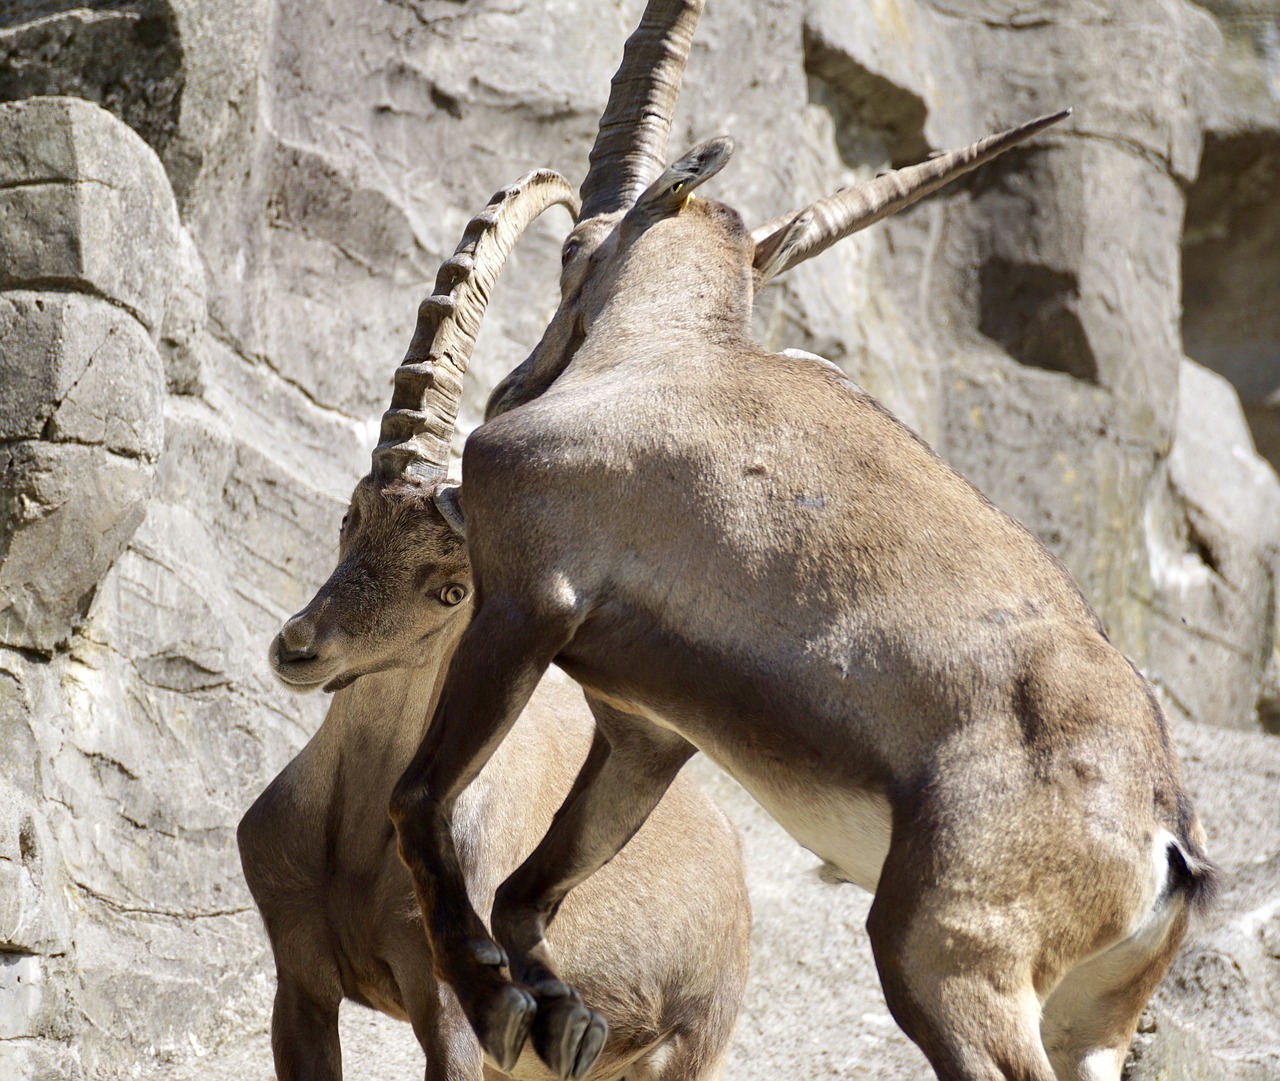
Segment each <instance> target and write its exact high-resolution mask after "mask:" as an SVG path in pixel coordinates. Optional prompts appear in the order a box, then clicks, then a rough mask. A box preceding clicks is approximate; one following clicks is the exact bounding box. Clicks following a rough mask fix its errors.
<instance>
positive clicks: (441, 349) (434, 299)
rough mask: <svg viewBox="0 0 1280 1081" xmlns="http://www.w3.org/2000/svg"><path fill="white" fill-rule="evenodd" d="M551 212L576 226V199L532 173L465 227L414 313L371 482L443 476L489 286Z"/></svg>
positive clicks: (543, 173) (554, 180)
mask: <svg viewBox="0 0 1280 1081" xmlns="http://www.w3.org/2000/svg"><path fill="white" fill-rule="evenodd" d="M557 204H558V205H560V206H563V207H566V208H568V210H569V212H570V213H571V214H572V215H573V216H574V218H575V219H576V218H577V216H578V197H577V195H576V194H575V193H574V191H573V188H572V187H571V186H570V184H569V182H568V181H567V180H565V178H564V177H562V176H561V175H560V174H559V173H556V172H553V171H552V170H550V169H538V170H536V171H534V172H532V173H527V174H526V175H525V176H522V177H521V178H520V179H519V180H517V181H516V182H515V183H514V184H512V185H510V186H509V187H506V188H502V189H501V190H500V191H497V192H495V193H494V195H493V198H491V199H490V200H489V203H488V205H487V206H486V207H485V208H484V209H483V210H482V211H480V213H479V214H477V215H476V216H475V217H474V218H472V219H471V221H469V222H468V223H467V228H466V231H465V232H464V233H463V234H462V241H461V243H459V244H458V247H457V249H456V250H455V251H454V253H453V255H452V256H450V258H449V259H447V260H446V261H445V263H444V264H443V265H442V266H441V267H440V271H439V273H438V274H437V275H436V284H435V290H434V292H432V294H431V295H430V296H429V297H427V298H426V300H424V301H423V302H422V303H421V304H420V305H419V306H418V323H417V326H416V327H415V328H414V331H413V340H412V341H411V342H410V343H409V350H408V352H407V353H405V357H404V360H403V361H402V362H401V364H400V367H398V368H397V369H396V373H395V386H394V389H393V390H392V392H391V408H390V409H388V410H387V411H386V412H385V413H384V414H383V415H382V430H381V432H380V434H379V436H378V445H377V447H376V448H374V451H373V473H374V475H375V476H377V477H380V478H382V479H384V480H391V479H393V478H395V477H397V476H403V475H407V474H409V473H413V474H415V475H417V476H419V477H423V478H427V479H431V478H435V477H437V476H443V475H444V474H445V472H446V471H447V469H448V464H449V443H450V441H451V440H452V438H453V428H454V424H455V422H456V421H457V417H458V401H459V399H460V397H461V396H462V379H463V376H464V375H466V371H467V364H468V362H469V361H470V360H471V350H472V349H473V348H474V346H475V342H476V335H477V334H478V333H479V332H480V322H481V320H482V319H483V318H484V311H485V308H486V307H487V306H488V304H489V296H490V294H491V292H492V291H493V286H494V283H495V282H496V281H497V280H498V274H499V273H500V272H501V270H502V265H503V263H505V262H506V259H507V256H508V255H509V254H510V253H511V249H512V248H513V247H514V246H515V243H516V241H517V240H518V239H519V238H520V234H521V233H523V232H524V230H525V228H526V227H527V226H528V225H529V223H530V222H532V221H533V220H534V219H535V218H536V217H538V215H539V214H541V213H542V212H543V211H544V210H547V209H549V208H550V207H553V206H556V205H557Z"/></svg>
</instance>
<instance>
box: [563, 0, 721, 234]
mask: <svg viewBox="0 0 1280 1081" xmlns="http://www.w3.org/2000/svg"><path fill="white" fill-rule="evenodd" d="M704 3H705V0H665V2H663V0H650V2H649V4H648V6H646V8H645V11H644V15H643V17H642V18H641V19H640V25H639V26H638V27H636V30H635V32H634V33H633V34H632V35H631V36H630V37H629V38H627V44H626V46H625V47H624V48H623V50H622V63H621V65H619V67H618V71H617V74H616V75H614V77H613V82H612V83H611V84H610V89H609V102H608V104H607V105H606V106H605V109H604V113H603V115H602V116H601V117H600V129H599V133H598V134H597V135H596V142H595V146H593V147H592V148H591V157H590V159H589V160H590V163H591V164H590V167H589V168H588V170H587V177H586V179H585V180H583V182H582V187H581V188H580V189H579V190H580V192H581V194H582V217H583V219H584V220H585V219H586V218H594V217H596V216H597V215H599V214H607V213H609V212H610V211H613V210H621V209H625V208H627V207H630V206H631V205H632V204H633V203H634V202H635V201H636V197H637V196H638V195H639V194H640V193H641V192H642V191H644V190H645V188H647V187H648V186H649V183H650V181H652V180H653V178H654V177H656V176H657V175H658V174H659V173H661V172H662V170H663V167H664V166H665V165H666V163H667V136H668V134H669V133H670V131H671V118H672V117H673V116H674V114H675V111H676V100H677V99H678V98H679V96H680V81H681V79H682V78H683V77H684V64H685V60H686V59H688V56H689V46H690V44H691V43H692V41H693V28H694V27H695V26H696V25H697V22H698V16H699V15H701V14H702V8H703V6H704Z"/></svg>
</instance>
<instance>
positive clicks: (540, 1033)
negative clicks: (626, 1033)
mask: <svg viewBox="0 0 1280 1081" xmlns="http://www.w3.org/2000/svg"><path fill="white" fill-rule="evenodd" d="M557 982H558V981H557ZM560 987H562V988H563V987H564V985H563V984H560ZM565 990H566V991H567V990H568V988H565ZM608 1034H609V1026H608V1024H607V1023H606V1022H605V1019H604V1018H603V1017H601V1016H600V1015H599V1014H598V1013H596V1012H595V1011H594V1010H589V1009H587V1007H586V1006H584V1005H583V1004H582V1003H581V1002H580V1001H579V1000H578V997H577V996H576V995H573V994H554V993H553V994H551V995H542V994H540V995H539V996H538V1016H537V1017H536V1018H535V1019H534V1022H533V1049H534V1050H535V1051H537V1052H538V1057H539V1058H540V1059H542V1061H543V1062H545V1063H546V1064H547V1065H548V1066H549V1067H550V1068H551V1070H552V1072H553V1073H555V1075H556V1076H557V1077H559V1078H560V1079H561V1081H569V1079H570V1078H572V1079H573V1081H580V1079H581V1078H583V1077H586V1076H587V1072H588V1071H589V1070H590V1069H591V1067H592V1065H593V1064H594V1063H595V1061H596V1059H597V1058H599V1057H600V1052H601V1051H602V1050H603V1049H604V1041H605V1037H606V1036H607V1035H608Z"/></svg>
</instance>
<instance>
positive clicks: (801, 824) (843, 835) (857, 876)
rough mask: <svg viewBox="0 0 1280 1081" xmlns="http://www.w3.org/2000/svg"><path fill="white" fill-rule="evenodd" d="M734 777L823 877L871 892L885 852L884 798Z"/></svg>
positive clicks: (887, 818)
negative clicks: (815, 863) (819, 866)
mask: <svg viewBox="0 0 1280 1081" xmlns="http://www.w3.org/2000/svg"><path fill="white" fill-rule="evenodd" d="M731 772H734V771H731ZM736 776H737V779H738V780H739V781H740V782H741V784H742V786H743V787H744V788H746V789H747V791H748V792H750V793H751V795H752V796H754V797H755V798H756V800H757V801H758V802H759V804H760V806H762V807H763V808H764V809H765V810H766V811H768V812H769V814H770V815H772V816H773V818H774V819H775V820H776V821H777V822H778V824H779V825H780V826H782V828H783V829H785V830H786V831H787V832H788V833H789V834H791V836H792V837H794V838H795V839H796V840H797V841H799V842H800V843H801V844H802V845H804V847H805V848H807V849H808V850H809V851H810V852H812V853H813V854H814V855H815V856H817V857H818V858H819V859H821V860H822V861H823V864H824V866H823V869H822V874H823V877H824V878H826V879H828V880H829V881H831V880H834V881H840V882H852V883H854V884H855V885H858V886H861V887H862V888H863V889H864V890H868V891H869V892H871V893H875V891H876V885H877V884H878V883H879V881H880V869H881V868H882V867H883V866H884V859H885V856H887V855H888V854H889V837H890V832H891V829H892V822H893V820H892V815H891V813H890V810H889V801H888V800H886V799H885V798H884V797H883V796H880V795H877V794H875V793H873V792H859V791H852V792H844V791H839V790H837V789H833V788H817V787H814V788H807V787H803V786H796V787H790V788H784V787H782V786H777V785H772V784H768V783H767V782H766V783H763V784H762V783H759V782H758V781H756V780H755V779H754V778H749V777H745V776H743V775H742V774H741V773H737V774H736Z"/></svg>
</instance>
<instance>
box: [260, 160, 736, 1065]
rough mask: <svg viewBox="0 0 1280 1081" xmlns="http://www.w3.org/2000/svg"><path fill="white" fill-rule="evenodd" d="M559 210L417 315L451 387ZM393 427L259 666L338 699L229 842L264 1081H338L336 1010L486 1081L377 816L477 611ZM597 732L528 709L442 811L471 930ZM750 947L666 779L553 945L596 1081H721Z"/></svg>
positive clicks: (545, 181)
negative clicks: (524, 245)
mask: <svg viewBox="0 0 1280 1081" xmlns="http://www.w3.org/2000/svg"><path fill="white" fill-rule="evenodd" d="M576 202H577V201H576V199H575V198H574V196H573V192H572V190H571V189H570V188H569V186H568V185H567V184H566V183H565V182H564V180H563V179H561V178H560V177H558V176H556V175H555V174H551V173H538V174H531V175H530V176H528V177H525V178H523V179H522V180H521V181H520V182H517V183H516V184H514V185H512V186H511V187H510V188H507V189H504V190H503V191H501V192H499V193H498V195H496V196H495V197H494V200H493V201H492V202H491V204H490V206H489V207H488V208H487V209H486V210H485V211H484V212H483V213H482V214H481V215H479V216H478V217H477V218H475V219H474V220H473V221H472V222H471V224H470V226H469V227H468V229H467V233H466V235H465V236H464V238H463V243H462V244H461V245H459V249H458V252H457V253H455V255H454V257H453V258H452V259H450V260H449V261H448V262H447V263H446V264H445V266H444V268H443V269H442V271H441V274H440V276H439V280H438V283H437V292H436V294H435V295H434V297H433V299H432V301H431V302H430V303H429V304H428V305H427V306H426V311H427V312H428V313H429V314H428V315H427V316H426V318H425V319H424V324H425V323H428V322H430V323H431V324H432V332H431V348H432V349H435V350H437V351H442V350H443V351H448V352H449V354H450V355H451V356H453V357H455V358H457V359H458V360H459V362H460V363H462V364H465V363H466V357H467V355H468V354H469V353H470V351H471V347H472V345H473V344H474V341H475V332H476V329H477V326H478V323H479V320H480V317H481V313H482V312H483V310H484V306H485V304H486V302H487V300H488V294H489V291H490V289H491V287H492V285H493V282H494V279H495V277H496V275H497V272H498V269H499V268H500V266H501V264H502V262H503V259H504V258H505V256H506V253H507V251H509V249H510V247H511V244H512V243H514V241H515V238H516V236H517V235H518V233H519V232H520V230H521V229H522V228H523V226H524V225H525V224H527V222H528V221H529V220H531V219H532V218H533V217H534V216H535V215H536V214H537V213H538V212H540V211H541V210H543V209H544V208H546V207H547V206H550V205H554V204H555V203H565V204H566V205H569V206H570V207H571V208H575V209H576ZM406 380H409V381H412V375H411V374H410V373H406V372H403V371H402V372H401V373H400V380H399V386H398V388H397V394H396V398H397V401H398V400H399V399H400V398H401V397H402V396H403V395H404V394H405V393H406V392H407V391H406V388H405V386H404V383H405V382H406ZM403 419H404V418H403V416H402V415H401V414H400V413H399V411H398V407H397V403H396V401H393V403H392V408H391V409H390V410H389V411H388V413H387V415H386V417H385V418H384V427H383V433H384V435H385V436H386V437H387V438H386V440H385V441H384V443H383V445H382V446H381V448H380V450H379V451H378V452H376V453H375V455H374V459H373V468H372V469H371V470H370V473H369V475H368V476H367V477H365V478H364V480H362V481H361V482H360V484H359V485H358V486H357V487H356V491H355V494H354V495H353V497H352V501H351V507H350V509H349V511H348V513H347V515H346V517H345V518H344V519H343V527H342V536H341V545H340V551H339V564H338V567H337V569H336V570H335V571H334V572H333V574H332V575H331V576H330V578H329V580H328V581H327V582H325V584H324V585H323V586H321V588H320V589H319V591H318V592H317V593H316V595H315V597H314V599H313V600H312V601H311V603H310V604H308V605H307V606H306V608H304V609H303V610H302V611H301V612H299V613H298V614H297V615H296V616H294V617H293V618H292V619H290V620H289V621H288V622H287V623H286V624H285V625H284V628H283V630H282V631H281V632H280V634H279V635H278V636H277V638H276V640H275V641H274V642H273V643H272V649H271V663H272V667H273V668H274V670H275V672H276V674H277V676H278V677H279V678H280V679H281V681H282V682H284V683H285V684H286V685H288V686H290V687H293V688H295V689H298V690H310V689H314V688H316V687H320V686H323V687H326V688H327V689H329V690H333V691H335V692H336V693H335V694H334V698H333V702H332V704H331V705H330V707H329V712H328V714H327V715H326V717H325V719H324V723H323V724H322V725H321V726H320V729H319V731H318V732H317V733H316V734H315V736H314V737H313V738H312V739H311V741H310V742H309V743H308V744H307V746H306V747H304V748H303V750H302V751H301V752H300V753H299V754H298V756H297V757H296V758H294V760H293V761H292V762H290V763H289V765H288V766H286V767H285V769H284V770H283V771H282V772H281V773H280V775H279V776H278V777H277V778H276V779H275V780H274V781H273V782H272V783H271V785H270V786H269V787H268V788H267V789H266V791H265V792H263V793H262V795H261V796H260V797H259V798H258V800H257V801H256V802H255V803H254V805H253V806H252V807H251V808H250V809H249V811H248V813H247V814H246V815H245V817H244V819H243V821H242V822H241V824H240V829H239V833H238V840H239V844H240V851H241V858H242V861H243V865H244V873H245V878H246V880H247V881H248V883H249V886H250V889H251V890H252V893H253V897H254V900H255V901H256V902H257V905H258V908H259V909H260V910H261V912H262V917H263V921H264V922H265V924H266V927H267V931H268V933H269V935H270V939H271V948H272V952H273V953H274V955H275V962H276V977H277V989H276V1000H275V1009H274V1012H273V1016H272V1047H273V1052H274V1057H275V1063H276V1072H277V1074H278V1076H279V1077H280V1079H281V1081H302V1079H304V1078H305V1079H308V1081H324V1079H333V1081H336V1079H337V1078H339V1077H341V1076H342V1071H341V1057H340V1052H339V1047H338V1006H339V1003H340V1002H341V1001H342V999H343V998H349V999H353V1000H355V1001H358V1002H362V1003H364V1004H365V1005H368V1006H373V1007H375V1008H377V1009H379V1010H382V1011H383V1012H385V1013H388V1014H390V1015H392V1016H395V1017H400V1018H403V1019H406V1020H408V1021H411V1022H412V1024H413V1028H414V1033H415V1035H416V1036H417V1037H418V1041H419V1043H421V1045H422V1047H423V1049H424V1051H425V1052H426V1055H427V1071H426V1076H427V1078H428V1081H431V1079H438V1081H480V1077H481V1072H482V1063H481V1055H480V1047H479V1044H478V1043H477V1041H476V1039H475V1036H474V1035H473V1033H472V1032H471V1029H470V1027H469V1026H468V1025H467V1022H466V1019H465V1018H464V1017H463V1016H462V1014H461V1011H460V1010H459V1009H458V1006H457V1002H456V1000H454V998H453V996H452V994H451V993H450V992H449V991H448V990H447V988H444V987H442V986H441V985H439V984H438V983H437V981H436V979H435V975H434V973H433V966H432V957H431V951H430V949H429V946H428V943H427V939H426V936H425V935H424V934H423V931H422V923H421V920H420V918H419V916H418V912H417V906H416V905H415V903H414V898H413V891H412V886H411V884H410V881H409V876H408V874H407V873H406V871H405V868H404V866H403V864H402V863H401V862H400V860H399V858H398V857H397V855H396V849H395V835H394V833H393V831H392V828H391V823H390V822H389V820H388V819H387V813H386V809H387V803H388V801H389V799H390V794H391V788H392V785H393V784H394V783H395V780H396V778H397V777H399V776H400V773H401V771H402V770H403V769H404V767H405V766H406V764H407V763H408V762H409V759H410V758H411V757H412V755H413V753H414V751H415V750H416V748H417V747H418V744H419V743H420V742H421V740H422V734H423V727H424V721H425V720H426V719H428V718H429V712H424V710H425V709H426V707H427V705H428V704H429V703H431V702H434V701H435V698H436V697H437V695H438V694H439V691H440V687H441V685H442V684H443V680H444V673H445V671H446V669H447V667H448V664H449V658H450V656H451V655H452V654H453V652H454V649H455V647H456V646H457V643H458V638H459V636H460V635H461V634H462V631H463V629H464V628H465V627H466V625H467V622H468V621H469V619H470V616H471V611H472V605H473V598H472V589H471V575H470V569H469V566H468V562H467V553H466V545H465V544H464V542H463V541H462V539H461V538H460V537H458V536H457V534H456V532H455V531H454V529H453V528H451V527H450V525H448V524H447V523H446V521H445V519H444V518H442V517H441V515H440V513H439V511H438V510H437V509H436V507H435V506H434V505H433V503H432V497H433V496H434V495H435V494H436V493H437V492H438V491H439V490H440V488H441V486H442V485H443V484H444V483H445V467H446V465H447V461H448V458H447V452H448V443H447V440H446V441H445V442H444V443H443V444H441V445H439V446H437V447H435V448H434V453H419V452H420V451H422V450H423V448H422V447H421V446H418V445H413V446H405V445H404V444H402V443H401V442H400V441H399V440H398V439H397V438H396V433H397V432H399V431H400V430H401V425H402V422H403ZM480 648H482V649H483V646H481V647H480ZM591 731H592V724H591V718H590V715H589V714H588V713H587V711H586V709H584V708H583V705H582V701H581V697H580V696H579V695H577V694H576V692H571V691H570V690H569V689H568V688H564V687H555V686H553V685H548V686H545V687H541V688H539V690H538V691H537V692H536V693H535V695H534V697H533V700H532V701H531V702H530V703H529V708H528V709H527V710H526V711H525V712H524V714H522V716H521V719H520V720H519V721H518V722H517V723H516V725H515V728H514V730H513V731H512V733H511V738H509V739H508V740H506V741H505V742H504V743H503V745H502V746H501V747H500V748H498V749H497V751H496V752H495V753H494V755H493V757H492V758H491V759H490V760H489V763H488V765H487V766H486V767H485V769H484V771H483V772H482V773H481V774H480V777H479V780H478V782H477V783H476V784H475V785H473V786H472V787H470V788H469V789H468V790H467V792H466V793H465V794H464V795H463V797H462V798H461V799H460V800H459V801H458V803H457V804H456V806H455V814H454V831H455V834H456V836H457V839H458V842H459V844H460V846H461V847H462V849H463V852H464V856H463V860H462V867H463V870H464V872H465V877H466V880H467V884H468V887H469V889H470V891H471V896H472V897H473V898H474V899H475V903H476V904H477V905H478V906H479V907H480V909H481V910H482V911H484V910H486V909H487V908H488V904H489V901H490V899H491V898H492V896H493V891H494V890H495V889H496V888H497V886H498V885H499V883H501V882H502V880H503V879H504V878H505V877H506V876H507V874H508V873H509V872H510V871H511V870H512V869H513V868H514V867H515V866H516V865H517V864H518V863H519V862H520V860H521V859H523V858H524V856H525V855H527V854H528V852H529V851H530V850H531V849H532V848H533V846H534V844H535V843H536V841H537V840H538V839H539V838H540V837H541V836H542V835H543V833H544V832H545V830H546V828H547V825H548V824H549V823H550V821H551V815H552V812H553V811H554V810H555V808H556V807H557V806H558V805H559V803H560V801H561V800H562V799H563V798H564V796H565V794H566V793H567V792H568V791H569V788H570V785H571V783H572V781H573V777H574V773H575V772H576V770H577V766H578V764H579V763H581V762H582V761H583V760H584V758H585V757H586V755H587V752H588V747H589V745H590V742H591ZM750 926H751V912H750V906H749V904H748V901H747V897H746V886H745V883H744V880H743V868H742V858H741V852H740V846H739V842H738V838H737V837H736V835H735V832H734V830H733V828H732V827H731V826H730V825H729V823H728V822H727V821H726V820H725V818H724V816H723V815H722V814H721V813H720V811H719V810H718V809H717V808H716V806H715V805H714V804H713V803H712V802H711V800H709V799H708V798H707V797H706V796H705V795H704V794H703V793H702V792H701V791H700V790H699V789H698V787H697V786H696V785H695V784H694V783H693V781H692V780H690V779H688V778H677V780H676V783H675V784H674V785H673V786H672V787H671V789H670V790H669V791H668V793H667V795H666V797H665V798H664V799H663V801H662V802H661V803H660V804H659V806H658V808H657V810H656V811H655V812H654V815H653V817H651V818H650V819H649V821H648V822H647V823H646V824H645V828H644V829H643V830H641V831H640V833H639V834H638V835H637V836H636V837H635V838H634V839H633V841H632V843H631V844H629V845H628V846H627V847H626V848H625V849H624V850H623V851H622V852H621V853H619V854H618V857H617V859H615V860H613V861H612V862H611V863H610V864H609V866H608V867H606V868H604V869H603V870H602V871H601V873H600V874H599V875H597V876H595V877H594V878H593V879H592V880H591V883H590V884H589V885H588V886H585V887H584V888H583V889H582V890H580V891H578V892H577V893H575V894H574V896H573V897H572V898H571V899H570V900H569V901H568V902H566V904H565V906H564V910H563V911H562V913H561V915H560V919H559V920H558V921H557V923H556V934H555V935H554V936H553V937H554V940H555V946H556V950H557V960H558V962H559V963H560V964H561V965H562V966H563V967H564V969H565V972H566V974H572V976H571V978H573V979H575V980H580V981H583V983H584V986H585V987H586V988H588V989H589V990H588V993H589V994H590V995H591V997H592V1000H593V1001H595V1002H600V1003H602V1004H603V1005H602V1009H603V1010H604V1012H605V1013H607V1014H608V1015H609V1017H610V1039H609V1041H608V1043H607V1045H606V1047H605V1049H604V1052H603V1053H602V1055H601V1057H600V1058H599V1059H598V1060H597V1061H596V1064H595V1066H594V1068H593V1069H592V1076H593V1077H596V1078H600V1079H601V1081H605V1079H615V1078H619V1077H622V1076H625V1077H626V1078H627V1079H628V1081H711V1079H713V1078H716V1077H718V1076H719V1075H720V1070H721V1066H722V1065H723V1060H724V1056H725V1053H726V1052H727V1050H728V1047H729V1042H730V1038H731V1035H732V1032H733V1026H734V1020H735V1018H736V1016H737V1012H738V1007H739V1004H740V1003H741V1000H742V992H743V987H744V984H745V982H746V974H747V950H748V939H749V935H750ZM535 1042H536V1041H535ZM507 1067H508V1069H507V1072H509V1073H510V1072H514V1074H515V1076H517V1077H519V1078H522V1079H526V1081H532V1079H536V1078H546V1077H547V1076H548V1074H547V1071H546V1069H545V1067H543V1066H542V1065H541V1063H539V1062H538V1060H537V1058H536V1057H535V1056H534V1055H533V1054H532V1053H529V1054H528V1055H526V1056H525V1058H524V1060H523V1061H521V1062H520V1063H519V1064H517V1065H512V1064H510V1063H508V1064H507ZM486 1075H487V1076H493V1075H492V1072H491V1071H490V1072H487V1074H486Z"/></svg>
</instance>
